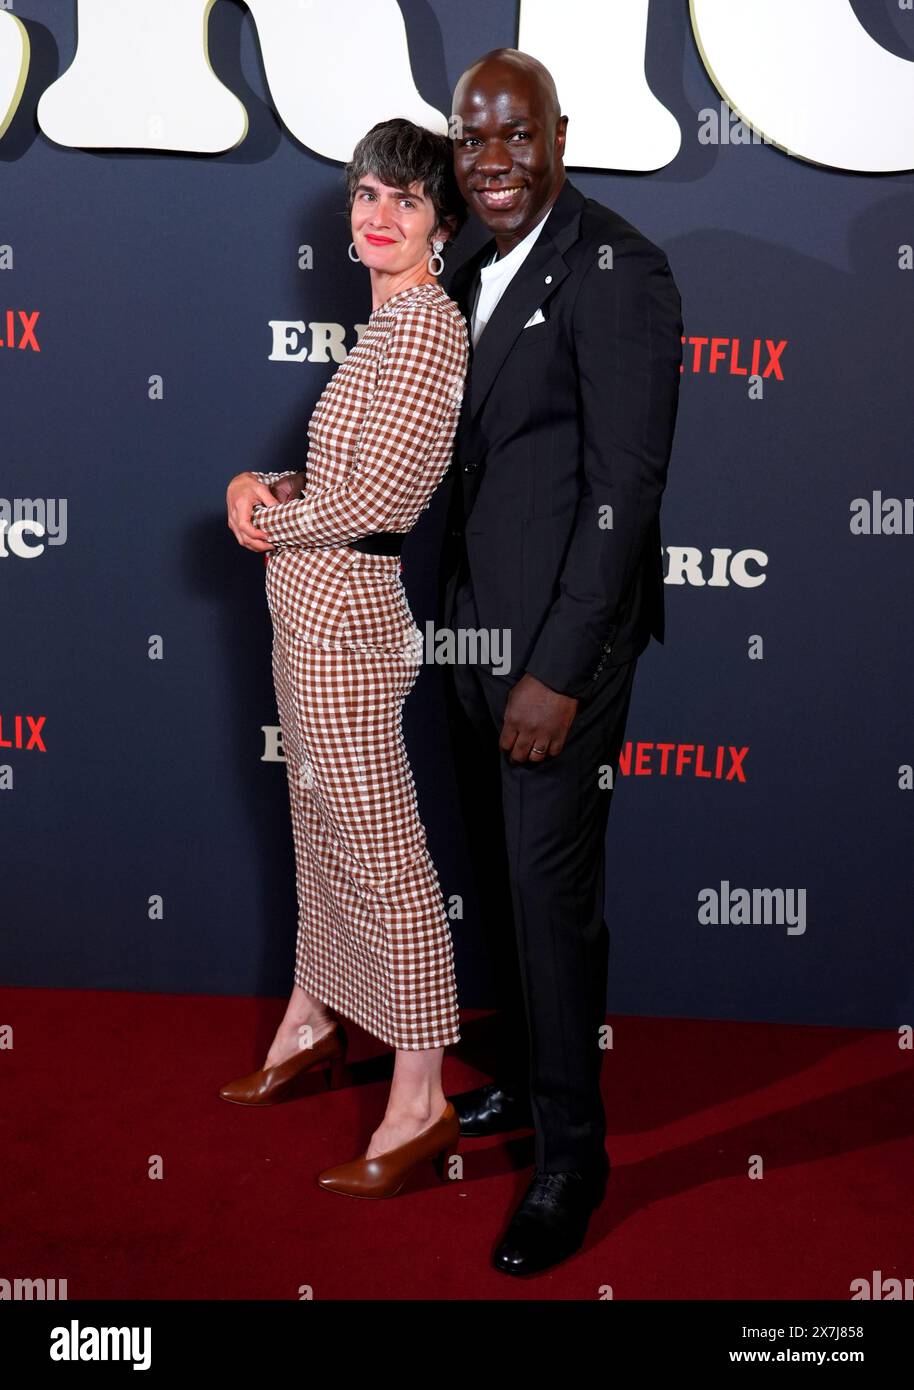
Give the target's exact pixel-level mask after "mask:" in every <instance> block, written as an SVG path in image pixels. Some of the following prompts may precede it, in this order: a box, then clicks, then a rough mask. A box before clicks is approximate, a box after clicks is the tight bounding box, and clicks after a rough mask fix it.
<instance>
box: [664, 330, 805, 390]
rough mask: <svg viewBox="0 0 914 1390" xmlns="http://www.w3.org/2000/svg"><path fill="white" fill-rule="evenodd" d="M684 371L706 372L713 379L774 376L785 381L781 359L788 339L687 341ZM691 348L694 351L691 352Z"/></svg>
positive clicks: (683, 343) (704, 339)
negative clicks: (744, 341) (777, 340)
mask: <svg viewBox="0 0 914 1390" xmlns="http://www.w3.org/2000/svg"><path fill="white" fill-rule="evenodd" d="M682 347H683V354H682V365H681V366H680V368H679V370H680V372H692V373H699V372H701V373H706V374H707V375H709V376H745V377H750V376H760V377H761V378H762V380H763V381H764V380H765V378H766V377H770V376H773V377H774V378H775V380H776V381H783V380H784V369H783V367H782V365H781V357H782V356H783V353H784V349H785V348H786V347H787V339H786V338H782V339H781V341H780V342H778V343H776V342H775V341H774V339H773V338H752V339H747V340H746V343H745V344H743V342H742V340H741V339H740V338H683V340H682ZM689 349H691V351H689Z"/></svg>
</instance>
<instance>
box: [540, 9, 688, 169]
mask: <svg viewBox="0 0 914 1390" xmlns="http://www.w3.org/2000/svg"><path fill="white" fill-rule="evenodd" d="M557 10H558V15H557V14H556V11H557ZM647 11H648V0H600V3H599V4H596V5H595V4H594V3H593V0H561V3H560V4H558V3H557V0H521V7H520V22H519V24H518V38H517V46H518V48H519V49H521V51H522V52H524V53H529V54H531V55H532V56H533V57H534V58H539V60H540V62H541V63H544V64H545V65H546V67H547V68H548V69H549V71H550V72H551V73H552V76H553V77H554V78H555V85H556V88H557V89H558V94H559V102H560V104H561V108H562V112H563V113H564V114H565V115H566V116H568V137H567V140H566V142H565V163H566V164H569V165H572V166H574V167H575V168H585V169H639V170H641V169H662V168H663V166H664V165H665V164H669V163H670V162H671V161H672V160H674V159H675V158H676V156H677V154H678V153H679V146H680V144H681V136H680V132H679V122H678V121H677V119H676V117H675V116H674V115H673V113H672V111H668V110H667V108H666V107H665V106H664V105H663V103H662V102H660V101H658V99H657V97H655V95H654V93H653V92H652V91H651V89H650V87H649V86H648V85H647V77H646V75H645V72H644V55H645V52H646V50H647Z"/></svg>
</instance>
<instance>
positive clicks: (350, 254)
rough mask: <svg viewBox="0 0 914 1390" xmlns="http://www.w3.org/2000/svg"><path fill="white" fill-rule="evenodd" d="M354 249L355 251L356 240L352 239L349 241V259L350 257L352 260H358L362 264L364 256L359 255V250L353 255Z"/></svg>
mask: <svg viewBox="0 0 914 1390" xmlns="http://www.w3.org/2000/svg"><path fill="white" fill-rule="evenodd" d="M353 251H355V242H354V241H350V243H349V259H350V260H351V261H358V262H359V264H361V261H362V257H361V256H360V255H359V253H358V251H355V255H353V254H352V253H353Z"/></svg>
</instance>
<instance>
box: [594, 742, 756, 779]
mask: <svg viewBox="0 0 914 1390" xmlns="http://www.w3.org/2000/svg"><path fill="white" fill-rule="evenodd" d="M748 752H749V748H748V745H747V746H746V747H745V748H734V746H733V745H732V744H723V743H718V744H717V745H715V746H710V745H709V744H707V743H632V742H628V743H626V744H624V746H623V748H622V752H621V753H620V755H619V771H620V772H621V773H622V775H623V776H624V777H710V778H712V779H713V780H714V781H717V782H745V780H746V769H745V766H744V764H745V761H746V755H747V754H748Z"/></svg>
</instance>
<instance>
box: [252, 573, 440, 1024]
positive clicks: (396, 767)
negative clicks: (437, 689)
mask: <svg viewBox="0 0 914 1390" xmlns="http://www.w3.org/2000/svg"><path fill="white" fill-rule="evenodd" d="M325 554H327V557H328V561H329V559H330V556H331V555H333V554H336V555H339V552H329V553H328V552H325ZM350 556H353V558H352V560H348V559H346V560H344V561H343V567H344V568H345V569H346V570H352V569H354V570H356V571H358V568H359V566H360V565H363V564H364V565H365V566H366V568H367V569H368V573H369V576H371V575H372V571H371V569H370V566H371V565H372V564H374V566H376V567H378V568H380V569H381V570H382V571H383V570H385V569H388V570H389V567H390V566H393V565H397V566H398V565H399V562H398V561H396V560H395V559H394V557H383V560H380V561H379V557H376V556H371V557H368V559H367V561H362V560H359V559H357V558H355V554H354V553H353V552H351V551H350ZM271 564H275V561H274V560H272V559H271ZM331 568H336V569H337V571H339V570H340V568H341V566H340V564H339V563H337V564H335V565H334V566H331V565H329V564H328V569H331ZM375 573H377V570H376V571H375ZM378 577H380V576H378ZM391 577H392V576H390V574H388V575H387V578H388V579H389V578H391ZM397 585H399V579H397ZM365 587H366V590H367V592H366V593H365V594H362V593H359V584H358V573H355V574H346V575H345V577H344V590H345V593H346V604H347V605H348V608H349V610H350V611H354V610H355V609H356V608H363V610H364V616H365V621H366V622H372V621H373V622H375V623H376V622H377V614H378V609H377V607H376V605H377V602H378V600H380V602H381V603H382V604H383V603H385V602H386V594H385V590H384V589H382V591H381V593H378V592H377V589H376V588H373V587H372V585H371V584H367V585H366V586H365ZM386 588H387V586H385V589H386ZM404 601H405V600H404ZM369 606H371V612H372V613H373V615H374V616H373V617H370V616H369ZM272 619H273V679H274V684H275V689H276V703H277V709H278V713H279V720H280V726H281V728H282V739H283V750H284V754H285V758H286V762H287V772H288V784H289V797H290V803H291V811H292V831H293V838H294V843H295V866H296V885H297V892H298V936H297V941H296V952H295V971H294V977H295V982H296V984H298V985H300V986H301V987H302V989H304V990H306V991H307V992H308V993H309V994H311V995H314V996H315V997H316V998H318V999H320V1000H321V1001H322V1002H323V1003H324V1004H326V1005H327V1006H328V1007H329V1008H331V1009H333V1010H334V1011H336V1012H339V1013H340V1014H342V1015H343V1016H344V1017H345V1018H348V1019H351V1020H352V1021H354V1022H355V1023H357V1024H358V1025H359V1026H360V1027H362V1028H364V1029H366V1031H368V1032H369V1033H371V1034H373V1035H374V1036H375V1037H376V1038H379V1039H381V1040H382V1041H383V1042H385V1043H387V1044H388V1045H389V1046H391V1047H394V1048H403V1049H407V1050H416V1049H420V1048H435V1047H446V1046H448V1045H449V1044H450V1043H455V1042H458V1041H459V1039H460V1031H459V1018H458V1010H457V990H456V982H455V976H454V964H453V948H452V942H451V930H450V924H449V922H448V919H447V915H446V912H445V908H444V900H443V896H442V892H441V887H440V883H439V880H438V875H437V871H436V869H435V866H434V863H433V862H432V859H431V856H430V855H429V852H428V849H427V845H426V834H425V829H424V826H423V824H422V822H421V819H420V817H419V810H418V805H417V801H416V790H415V782H414V780H413V775H412V770H411V768H410V765H409V758H408V755H407V752H406V747H405V743H404V739H403V730H402V714H403V702H404V700H405V698H406V696H407V695H408V694H409V692H410V690H411V689H412V687H413V685H414V684H415V681H416V678H417V676H418V673H419V660H420V647H421V633H420V632H419V629H418V628H416V627H415V625H414V624H413V638H414V640H413V642H412V643H407V644H406V646H405V647H403V648H401V649H394V650H385V649H384V648H383V646H374V645H363V644H359V643H355V644H353V645H352V646H347V645H345V644H343V643H340V642H331V643H327V642H321V641H315V640H312V639H311V638H309V637H308V636H306V635H303V634H302V632H301V631H297V630H296V626H293V625H292V624H291V623H288V622H286V621H285V620H284V618H283V615H282V613H281V612H279V611H277V609H276V608H275V607H273V608H272ZM354 630H355V631H358V630H359V628H358V625H357V624H356V625H355V626H354ZM369 630H370V629H369ZM360 647H361V649H360Z"/></svg>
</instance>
